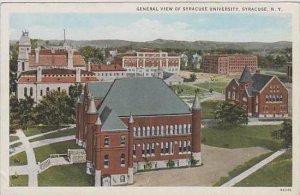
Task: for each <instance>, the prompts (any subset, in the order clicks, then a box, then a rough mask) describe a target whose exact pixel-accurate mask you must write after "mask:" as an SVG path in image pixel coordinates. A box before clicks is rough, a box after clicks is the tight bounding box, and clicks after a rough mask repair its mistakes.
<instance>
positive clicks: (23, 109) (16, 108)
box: [10, 84, 83, 133]
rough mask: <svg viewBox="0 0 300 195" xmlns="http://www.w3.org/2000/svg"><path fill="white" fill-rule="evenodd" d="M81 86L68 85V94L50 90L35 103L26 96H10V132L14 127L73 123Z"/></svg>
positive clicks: (22, 127)
mask: <svg viewBox="0 0 300 195" xmlns="http://www.w3.org/2000/svg"><path fill="white" fill-rule="evenodd" d="M82 88H83V86H82V85H81V84H75V85H72V86H71V87H70V90H69V93H70V94H69V95H67V93H66V92H65V91H57V90H52V91H49V92H48V93H47V95H46V96H44V97H43V98H42V100H41V101H40V102H38V103H37V104H36V105H35V103H34V100H33V99H32V98H31V97H29V96H27V97H26V98H25V99H20V100H18V99H17V98H16V97H15V96H14V95H11V96H10V132H11V133H13V132H14V131H15V130H16V129H23V130H26V129H27V128H28V126H31V125H37V124H44V125H56V126H60V125H61V124H69V123H74V122H75V119H76V116H75V108H76V102H77V99H78V97H79V96H80V94H81V91H82Z"/></svg>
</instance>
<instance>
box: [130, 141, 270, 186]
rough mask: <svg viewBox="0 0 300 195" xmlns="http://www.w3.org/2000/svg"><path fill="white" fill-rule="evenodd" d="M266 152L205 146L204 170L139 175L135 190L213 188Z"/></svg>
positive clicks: (174, 170)
mask: <svg viewBox="0 0 300 195" xmlns="http://www.w3.org/2000/svg"><path fill="white" fill-rule="evenodd" d="M267 152H269V150H267V149H265V148H261V147H251V148H239V149H225V148H216V147H211V146H206V145H202V154H203V155H202V159H203V164H204V165H203V166H201V167H194V168H182V169H172V170H160V171H150V172H143V173H137V174H135V176H134V180H135V182H136V183H135V184H134V186H212V185H213V184H214V183H216V182H217V181H218V180H219V179H220V177H226V176H228V172H229V171H231V170H233V169H234V168H235V167H237V166H238V165H241V164H244V163H245V162H246V161H248V160H250V159H252V158H254V157H256V156H259V155H261V154H264V153H267ZM237 157H238V158H237Z"/></svg>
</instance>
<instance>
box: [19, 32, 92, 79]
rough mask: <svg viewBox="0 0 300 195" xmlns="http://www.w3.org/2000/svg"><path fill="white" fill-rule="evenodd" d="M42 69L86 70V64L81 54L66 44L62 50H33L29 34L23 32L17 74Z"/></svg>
mask: <svg viewBox="0 0 300 195" xmlns="http://www.w3.org/2000/svg"><path fill="white" fill-rule="evenodd" d="M38 67H42V68H46V69H49V68H67V69H75V68H80V69H84V70H86V69H87V67H86V64H85V61H84V59H83V57H82V56H81V54H80V53H79V52H78V51H76V50H75V49H72V48H71V47H69V46H67V45H66V44H65V46H64V47H62V48H51V49H41V48H35V49H31V41H30V38H29V36H28V32H26V31H25V32H23V33H22V36H21V37H20V41H19V55H18V70H17V74H18V75H20V74H21V72H24V71H28V70H36V69H37V68H38Z"/></svg>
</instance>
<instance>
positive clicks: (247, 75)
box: [239, 66, 252, 83]
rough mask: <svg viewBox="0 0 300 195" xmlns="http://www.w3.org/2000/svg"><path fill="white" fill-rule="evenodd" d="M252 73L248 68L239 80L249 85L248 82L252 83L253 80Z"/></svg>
mask: <svg viewBox="0 0 300 195" xmlns="http://www.w3.org/2000/svg"><path fill="white" fill-rule="evenodd" d="M251 77H252V76H251V72H250V70H249V68H248V67H247V66H246V67H245V68H244V70H243V73H242V75H241V77H240V79H239V82H240V83H248V82H252V78H251Z"/></svg>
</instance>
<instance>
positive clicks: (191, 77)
mask: <svg viewBox="0 0 300 195" xmlns="http://www.w3.org/2000/svg"><path fill="white" fill-rule="evenodd" d="M196 80H197V76H196V74H195V73H193V74H190V81H191V82H194V81H196Z"/></svg>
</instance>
